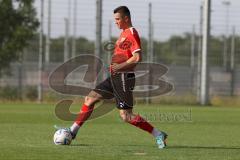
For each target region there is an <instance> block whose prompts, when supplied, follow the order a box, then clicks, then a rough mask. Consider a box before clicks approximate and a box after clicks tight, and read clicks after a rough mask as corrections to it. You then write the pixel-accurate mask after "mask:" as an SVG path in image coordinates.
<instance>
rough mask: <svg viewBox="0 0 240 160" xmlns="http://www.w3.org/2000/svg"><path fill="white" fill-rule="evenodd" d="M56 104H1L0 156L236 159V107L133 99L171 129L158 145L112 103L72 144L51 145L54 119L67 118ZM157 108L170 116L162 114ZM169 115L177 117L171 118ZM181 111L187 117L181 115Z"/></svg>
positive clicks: (23, 159)
mask: <svg viewBox="0 0 240 160" xmlns="http://www.w3.org/2000/svg"><path fill="white" fill-rule="evenodd" d="M54 107H55V106H54V104H51V105H39V104H25V105H24V104H21V105H20V104H0V125H1V129H0V160H15V159H16V160H28V159H34V160H36V159H44V160H48V159H49V160H54V159H77V160H81V159H84V160H88V159H90V160H98V159H99V160H104V159H107V160H123V159H124V160H132V159H133V160H141V159H143V160H153V159H156V160H157V159H164V160H168V159H169V160H206V159H208V160H233V159H235V160H239V159H240V139H239V136H240V108H236V107H198V106H167V105H151V106H144V105H137V106H136V112H138V113H141V114H143V115H145V116H146V115H151V117H150V118H149V117H148V118H149V120H152V121H153V122H152V123H153V124H154V125H155V126H156V127H157V128H159V129H162V130H164V131H166V132H167V133H168V134H169V139H168V147H167V148H166V149H163V150H159V149H158V148H157V146H156V144H155V140H154V139H153V138H152V136H151V135H149V134H148V133H146V132H143V131H141V130H139V129H138V128H135V127H132V126H131V125H129V124H125V123H123V122H122V121H121V120H120V119H119V116H118V111H117V110H116V109H115V110H113V111H112V112H111V113H109V114H107V115H105V116H103V117H101V118H98V119H95V120H92V121H89V122H87V123H86V124H85V125H84V126H83V127H82V128H81V130H80V132H79V135H78V136H77V139H76V140H75V141H73V142H72V145H70V146H55V145H54V144H53V140H52V139H53V134H54V129H53V125H54V124H58V125H63V126H70V125H71V122H65V121H62V120H59V119H57V118H56V116H55V114H54ZM78 108H79V106H73V108H72V109H73V110H74V111H77V110H78ZM159 113H160V114H161V115H168V116H170V119H164V118H163V119H160V118H159V117H158V115H159ZM153 115H155V117H154V116H153ZM172 115H173V116H174V115H180V117H178V118H176V119H171V116H172ZM181 115H185V116H187V115H191V117H190V119H181ZM188 118H189V117H188Z"/></svg>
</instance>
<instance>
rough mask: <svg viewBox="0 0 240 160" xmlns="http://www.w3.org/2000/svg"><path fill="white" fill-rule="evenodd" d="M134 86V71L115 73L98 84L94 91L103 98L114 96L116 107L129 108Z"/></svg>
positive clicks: (131, 105)
mask: <svg viewBox="0 0 240 160" xmlns="http://www.w3.org/2000/svg"><path fill="white" fill-rule="evenodd" d="M134 86H135V74H134V73H117V74H115V75H112V76H111V77H108V78H107V79H105V80H104V81H103V82H101V83H100V84H98V85H97V86H96V88H95V89H94V91H95V92H97V93H98V94H100V95H101V96H102V97H103V98H104V99H112V98H115V100H116V105H117V108H118V109H131V108H132V107H133V89H134Z"/></svg>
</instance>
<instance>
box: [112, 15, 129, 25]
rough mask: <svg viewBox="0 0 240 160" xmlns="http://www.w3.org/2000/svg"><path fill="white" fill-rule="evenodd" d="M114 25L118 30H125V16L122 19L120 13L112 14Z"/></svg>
mask: <svg viewBox="0 0 240 160" xmlns="http://www.w3.org/2000/svg"><path fill="white" fill-rule="evenodd" d="M114 19H115V24H116V25H117V27H118V28H119V29H125V28H126V26H127V19H126V16H125V17H123V16H122V15H121V13H115V14H114Z"/></svg>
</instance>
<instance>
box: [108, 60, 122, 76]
mask: <svg viewBox="0 0 240 160" xmlns="http://www.w3.org/2000/svg"><path fill="white" fill-rule="evenodd" d="M119 69H120V65H119V64H117V63H113V64H111V65H110V73H111V74H112V75H114V74H116V73H117V72H118V71H119Z"/></svg>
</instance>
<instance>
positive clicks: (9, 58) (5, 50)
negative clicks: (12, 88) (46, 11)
mask: <svg viewBox="0 0 240 160" xmlns="http://www.w3.org/2000/svg"><path fill="white" fill-rule="evenodd" d="M0 22H1V23H0V71H2V70H3V69H6V68H8V67H9V65H10V63H11V62H13V61H15V60H17V59H18V58H19V56H20V55H21V53H22V51H23V49H24V48H25V47H26V46H27V45H28V42H29V40H30V39H31V38H32V37H33V36H34V34H35V31H36V29H37V27H38V25H39V22H38V19H37V18H36V12H35V9H34V8H33V0H1V1H0Z"/></svg>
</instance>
